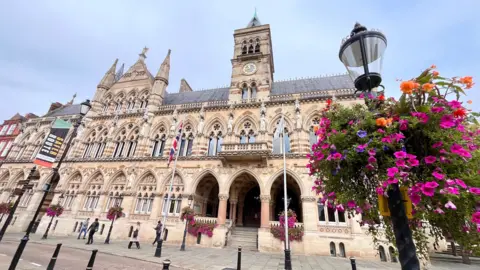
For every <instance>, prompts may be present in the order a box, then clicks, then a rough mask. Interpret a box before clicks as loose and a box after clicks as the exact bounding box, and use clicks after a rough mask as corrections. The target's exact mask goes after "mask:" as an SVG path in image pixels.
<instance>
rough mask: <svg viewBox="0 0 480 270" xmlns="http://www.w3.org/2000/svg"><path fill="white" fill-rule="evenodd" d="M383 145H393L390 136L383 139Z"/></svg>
mask: <svg viewBox="0 0 480 270" xmlns="http://www.w3.org/2000/svg"><path fill="white" fill-rule="evenodd" d="M382 142H383V143H392V138H391V137H390V136H387V137H383V138H382Z"/></svg>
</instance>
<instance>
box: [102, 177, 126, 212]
mask: <svg viewBox="0 0 480 270" xmlns="http://www.w3.org/2000/svg"><path fill="white" fill-rule="evenodd" d="M126 184H127V178H126V177H125V175H124V174H123V173H121V174H120V175H118V176H117V177H115V180H113V182H112V183H111V184H110V187H109V188H108V199H107V203H106V204H105V211H108V209H110V208H111V207H114V206H121V205H122V202H123V191H124V190H125V185H126Z"/></svg>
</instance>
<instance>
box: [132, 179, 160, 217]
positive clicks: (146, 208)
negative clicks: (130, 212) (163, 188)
mask: <svg viewBox="0 0 480 270" xmlns="http://www.w3.org/2000/svg"><path fill="white" fill-rule="evenodd" d="M155 191H156V180H155V177H153V175H151V174H149V175H147V176H146V177H144V178H143V179H142V180H141V181H140V183H138V186H137V200H136V203H135V210H134V212H135V213H136V214H150V213H151V212H152V207H153V198H154V197H155V195H154V192H155Z"/></svg>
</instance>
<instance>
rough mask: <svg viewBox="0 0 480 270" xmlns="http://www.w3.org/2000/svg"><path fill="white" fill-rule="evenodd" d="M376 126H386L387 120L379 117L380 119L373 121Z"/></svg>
mask: <svg viewBox="0 0 480 270" xmlns="http://www.w3.org/2000/svg"><path fill="white" fill-rule="evenodd" d="M375 122H376V124H377V126H380V127H384V126H386V125H387V120H386V119H385V118H383V117H380V118H377V120H375Z"/></svg>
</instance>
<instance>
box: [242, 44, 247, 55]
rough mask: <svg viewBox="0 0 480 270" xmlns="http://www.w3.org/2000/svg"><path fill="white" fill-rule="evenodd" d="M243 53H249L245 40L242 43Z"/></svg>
mask: <svg viewBox="0 0 480 270" xmlns="http://www.w3.org/2000/svg"><path fill="white" fill-rule="evenodd" d="M242 54H247V42H246V41H243V43H242Z"/></svg>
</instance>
